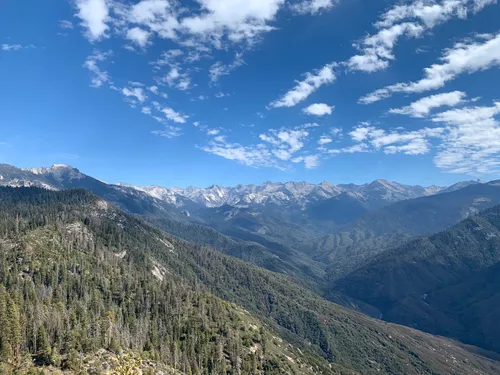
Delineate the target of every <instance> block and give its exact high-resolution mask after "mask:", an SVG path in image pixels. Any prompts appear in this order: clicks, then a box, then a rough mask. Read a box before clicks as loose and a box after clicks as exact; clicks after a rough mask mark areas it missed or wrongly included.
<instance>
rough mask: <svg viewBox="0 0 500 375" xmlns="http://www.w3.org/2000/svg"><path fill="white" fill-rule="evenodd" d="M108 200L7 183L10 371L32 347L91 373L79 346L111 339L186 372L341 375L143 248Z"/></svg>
mask: <svg viewBox="0 0 500 375" xmlns="http://www.w3.org/2000/svg"><path fill="white" fill-rule="evenodd" d="M107 208H108V204H107V203H106V202H104V201H99V200H97V198H95V197H94V196H92V195H90V194H89V193H86V192H84V191H71V190H69V191H64V192H61V193H57V194H54V193H49V192H46V191H40V190H38V189H21V190H14V189H2V190H1V191H0V233H3V234H4V235H3V238H2V240H1V242H0V352H1V358H2V362H4V363H5V364H6V365H5V369H6V371H7V372H9V371H10V370H12V369H15V368H17V366H20V367H23V366H26V363H27V361H30V360H29V358H28V357H29V356H31V357H33V361H34V363H35V364H36V365H39V366H44V365H52V366H55V367H60V368H62V369H67V370H75V371H83V370H84V368H83V367H82V366H83V362H82V360H81V356H82V355H83V354H87V355H88V354H91V353H95V352H97V351H98V350H99V349H105V350H107V351H110V352H115V353H118V352H120V351H121V350H132V351H134V352H137V353H140V354H141V355H142V356H143V358H147V359H149V360H153V361H155V362H159V363H166V364H169V365H170V366H171V367H172V368H175V369H178V370H179V371H181V372H182V373H185V374H201V373H207V374H226V372H228V373H231V374H236V373H239V374H256V373H265V374H268V373H269V374H281V373H283V372H286V373H294V374H301V373H311V374H313V373H325V369H328V373H330V372H331V373H337V371H336V370H332V369H330V367H325V366H326V361H324V360H321V359H320V358H318V363H317V364H315V363H314V362H313V363H311V362H307V358H305V357H304V356H303V355H302V354H301V353H300V352H299V351H298V350H297V349H294V348H293V347H291V346H290V345H288V344H286V343H284V342H283V341H282V340H281V339H279V341H276V340H277V339H275V338H274V335H272V334H271V333H270V331H269V330H268V329H267V328H265V326H264V325H262V324H261V323H260V322H259V321H258V320H257V319H255V318H253V317H252V316H250V315H249V314H248V313H246V312H245V311H244V310H242V309H240V308H237V307H236V306H235V305H232V304H230V303H228V302H225V301H222V300H220V299H218V298H216V297H214V296H213V295H210V294H208V293H206V292H204V291H202V290H200V289H199V288H196V286H195V285H190V284H187V283H185V282H184V281H183V280H182V279H180V278H179V277H175V276H174V275H172V274H170V273H168V272H167V271H166V270H165V268H163V267H162V266H161V265H159V264H157V263H155V262H154V261H153V260H152V259H149V257H148V256H147V254H145V253H141V252H140V251H139V250H140V249H137V248H135V247H134V246H135V245H136V244H134V243H132V242H130V236H131V235H132V233H127V228H124V227H123V229H122V228H121V227H120V223H119V222H116V223H113V222H112V219H113V218H114V213H111V212H110V215H111V216H110V217H108V216H107ZM130 230H131V231H132V232H133V231H134V228H130ZM287 358H293V361H291V360H289V359H287ZM303 358H304V359H303ZM9 369H10V370H9ZM339 373H340V370H339Z"/></svg>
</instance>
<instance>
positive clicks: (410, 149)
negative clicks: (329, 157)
mask: <svg viewBox="0 0 500 375" xmlns="http://www.w3.org/2000/svg"><path fill="white" fill-rule="evenodd" d="M442 133H443V129H442V128H424V129H420V130H415V131H405V130H404V129H402V130H393V131H391V132H389V133H387V132H386V131H385V130H384V129H379V128H376V127H374V126H358V127H357V128H355V129H354V130H352V131H351V132H350V133H349V135H350V136H351V138H352V139H353V140H354V141H355V142H360V143H361V142H362V144H363V146H362V147H361V148H360V149H359V150H360V151H361V152H366V151H367V150H368V144H370V145H371V146H372V147H373V148H374V149H375V150H382V151H383V152H384V153H386V154H394V153H397V152H401V153H404V154H406V155H421V154H426V153H428V152H429V151H430V144H429V138H436V137H439V136H440V135H441V134H442ZM340 152H341V150H336V152H335V153H340ZM344 152H358V151H356V149H353V148H349V149H344Z"/></svg>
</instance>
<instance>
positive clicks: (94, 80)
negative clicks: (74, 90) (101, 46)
mask: <svg viewBox="0 0 500 375" xmlns="http://www.w3.org/2000/svg"><path fill="white" fill-rule="evenodd" d="M112 53H113V52H112V51H107V52H101V51H99V50H97V49H95V50H94V51H93V52H92V54H91V55H90V56H88V57H87V59H86V60H85V63H84V64H83V66H84V67H85V68H86V69H88V70H89V72H90V73H91V83H90V86H92V87H96V88H97V87H101V86H102V85H104V84H105V83H110V82H111V78H110V76H109V74H108V72H107V71H106V70H102V69H101V67H100V66H99V64H100V63H102V62H103V61H105V60H107V59H108V58H109V57H110V56H111V55H112Z"/></svg>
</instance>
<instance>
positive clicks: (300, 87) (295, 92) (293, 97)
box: [270, 64, 336, 108]
mask: <svg viewBox="0 0 500 375" xmlns="http://www.w3.org/2000/svg"><path fill="white" fill-rule="evenodd" d="M335 66H336V64H327V65H325V66H324V67H323V68H321V69H320V70H318V71H315V72H313V73H306V74H305V77H306V78H305V79H304V80H303V81H296V83H297V85H296V86H295V87H294V88H293V89H292V90H290V91H288V92H287V93H286V94H285V95H283V96H282V97H281V98H280V99H278V100H276V101H274V102H272V103H271V104H270V106H271V107H274V108H278V107H293V106H295V105H297V104H298V103H300V102H302V101H304V100H305V99H307V98H308V97H309V95H311V94H312V93H313V92H315V91H316V90H317V89H319V88H320V87H321V86H323V85H326V84H329V83H332V82H333V81H335V78H336V77H335V73H334V67H335Z"/></svg>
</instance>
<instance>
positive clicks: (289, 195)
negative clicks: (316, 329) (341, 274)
mask: <svg viewBox="0 0 500 375" xmlns="http://www.w3.org/2000/svg"><path fill="white" fill-rule="evenodd" d="M88 178H92V177H90V176H87V175H85V174H83V173H81V172H80V171H79V170H78V169H76V168H73V167H71V166H69V165H65V164H54V165H53V166H51V167H41V168H24V169H22V168H16V167H14V166H11V165H7V164H0V185H2V186H12V187H21V186H24V187H31V186H34V187H41V188H45V189H49V190H60V189H65V188H68V187H70V186H72V185H75V186H76V187H78V186H77V185H79V183H81V182H82V181H83V180H85V179H88ZM94 180H95V181H99V180H97V179H94ZM99 182H100V183H102V184H105V185H107V186H109V187H113V188H114V189H115V190H117V191H122V192H128V193H130V191H131V190H135V191H137V192H141V193H145V194H146V195H147V196H149V197H152V198H154V199H157V200H160V201H163V202H165V203H167V204H169V205H171V206H173V207H176V208H180V207H186V206H189V204H192V203H195V204H198V205H200V206H203V207H207V208H215V207H222V206H224V205H229V206H233V207H249V206H265V205H278V206H288V205H294V206H298V207H301V208H304V207H306V206H307V205H309V204H312V203H315V202H319V201H323V200H328V199H331V198H335V197H338V196H340V195H342V194H345V195H347V196H349V198H350V199H355V200H358V201H359V202H361V203H364V204H368V205H369V206H370V207H371V208H378V207H382V206H384V205H387V204H390V203H394V202H398V201H400V200H405V199H412V198H418V197H422V196H428V195H434V194H437V193H440V192H448V191H453V190H455V189H459V188H463V187H465V186H468V185H471V184H475V183H478V182H477V181H463V182H459V183H457V184H455V185H456V186H455V185H452V186H450V187H438V186H429V187H422V186H419V185H415V186H413V185H405V184H400V183H397V182H389V181H386V180H383V179H379V180H375V181H373V182H371V183H366V184H361V185H356V184H339V185H334V184H331V183H329V182H327V181H323V182H321V183H319V184H313V183H309V182H305V181H302V182H285V183H281V182H269V181H268V182H265V183H263V184H261V185H253V184H250V185H237V186H234V187H222V186H218V185H212V186H210V187H208V188H198V187H194V186H189V187H187V188H185V189H182V188H177V187H171V188H170V187H162V186H134V185H129V184H125V183H118V184H107V183H104V182H102V181H99Z"/></svg>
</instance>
